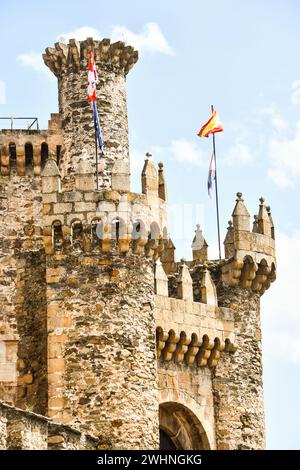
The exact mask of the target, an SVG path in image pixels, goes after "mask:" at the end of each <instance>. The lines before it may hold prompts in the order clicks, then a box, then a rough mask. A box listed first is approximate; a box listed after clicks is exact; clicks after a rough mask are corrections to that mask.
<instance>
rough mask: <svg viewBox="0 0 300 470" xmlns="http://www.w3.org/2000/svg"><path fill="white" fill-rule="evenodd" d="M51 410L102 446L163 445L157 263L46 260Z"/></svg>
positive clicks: (59, 256)
mask: <svg viewBox="0 0 300 470" xmlns="http://www.w3.org/2000/svg"><path fill="white" fill-rule="evenodd" d="M47 282H48V291H47V292H48V300H49V304H48V333H49V338H48V356H49V359H48V372H49V415H50V416H52V417H53V418H54V419H55V420H56V421H59V422H62V423H69V424H72V425H75V426H79V427H80V428H81V429H87V430H89V432H92V433H93V434H94V435H96V436H97V437H99V439H100V445H101V446H102V448H114V449H125V448H126V449H145V448H156V447H157V446H158V397H157V386H156V383H157V373H156V360H155V323H154V279H153V266H152V261H150V260H148V259H146V258H141V257H139V256H137V255H130V254H128V253H127V254H126V255H122V254H120V255H117V254H108V255H104V254H102V255H101V254H99V253H97V252H95V253H82V252H80V251H77V252H76V251H73V252H72V251H71V252H70V253H68V254H66V253H64V252H56V253H55V254H53V255H51V256H48V257H47Z"/></svg>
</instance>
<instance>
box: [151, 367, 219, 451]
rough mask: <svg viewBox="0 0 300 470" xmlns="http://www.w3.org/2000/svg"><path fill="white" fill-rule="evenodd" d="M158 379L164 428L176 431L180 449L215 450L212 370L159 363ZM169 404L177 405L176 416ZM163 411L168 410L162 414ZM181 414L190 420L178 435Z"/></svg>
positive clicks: (167, 430)
mask: <svg viewBox="0 0 300 470" xmlns="http://www.w3.org/2000/svg"><path fill="white" fill-rule="evenodd" d="M158 377H159V382H158V384H159V401H160V409H161V414H163V415H164V420H163V422H161V421H162V420H161V419H160V426H161V428H162V429H164V430H165V431H166V432H167V434H169V435H170V434H171V432H172V434H173V435H174V437H175V436H176V441H175V443H176V446H177V448H179V449H194V450H196V449H215V448H216V442H215V418H214V402H213V393H212V377H211V371H210V370H209V369H208V368H203V369H199V368H197V367H195V366H192V367H191V366H188V365H186V364H174V363H172V362H168V363H165V362H161V361H159V363H158ZM168 403H170V404H172V403H173V406H174V405H175V404H176V405H175V406H174V407H175V409H174V412H175V413H173V412H172V408H171V409H170V407H169V406H166V404H168ZM162 410H165V411H164V412H163V413H162ZM187 410H189V411H188V412H187ZM170 411H171V412H170ZM178 414H179V415H180V418H181V419H183V420H184V421H187V425H185V426H183V425H182V424H181V426H178V425H177V426H176V431H177V432H174V429H173V428H174V422H173V421H174V418H175V419H176V417H177V416H178ZM174 415H175V416H174ZM189 423H190V424H189ZM170 431H171V432H170ZM185 431H186V432H185ZM186 434H187V435H186Z"/></svg>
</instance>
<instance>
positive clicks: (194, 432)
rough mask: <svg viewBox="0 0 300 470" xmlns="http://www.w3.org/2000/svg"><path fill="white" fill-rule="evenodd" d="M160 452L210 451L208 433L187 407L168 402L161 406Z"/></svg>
mask: <svg viewBox="0 0 300 470" xmlns="http://www.w3.org/2000/svg"><path fill="white" fill-rule="evenodd" d="M159 429H160V450H175V449H178V450H208V449H210V445H209V442H208V438H207V435H206V432H205V430H204V428H203V426H202V425H201V423H200V421H199V419H198V418H197V416H196V415H195V414H194V413H193V412H192V411H191V410H189V409H188V408H187V407H186V406H184V405H182V404H180V403H175V402H166V403H162V404H161V405H160V406H159Z"/></svg>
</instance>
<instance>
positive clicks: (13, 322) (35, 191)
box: [0, 169, 43, 403]
mask: <svg viewBox="0 0 300 470" xmlns="http://www.w3.org/2000/svg"><path fill="white" fill-rule="evenodd" d="M41 200H42V197H41V179H40V177H39V176H33V175H27V176H24V177H19V176H18V175H17V172H16V169H11V174H10V176H0V208H1V210H0V222H1V223H0V286H1V291H0V342H1V344H2V346H1V348H2V350H6V351H7V352H6V353H5V355H6V365H5V368H4V372H3V373H2V374H1V389H0V398H1V399H4V400H6V401H7V402H9V403H15V401H16V398H17V397H16V386H17V371H16V369H17V351H18V349H19V339H20V335H21V334H22V333H23V331H19V326H20V323H19V319H18V314H17V308H18V306H19V307H20V305H21V304H22V302H23V300H24V296H23V295H24V282H25V279H23V278H22V274H21V272H22V270H23V265H24V263H25V264H26V261H25V260H26V259H27V260H29V259H30V254H29V252H31V251H32V252H39V251H40V250H43V242H42V236H41V211H42V204H41ZM30 276H31V274H30V268H29V272H28V270H27V277H28V278H30ZM33 279H34V274H33ZM34 282H35V281H34ZM27 286H28V282H27ZM40 289H41V287H40ZM13 342H15V343H14V344H15V346H14V347H15V349H16V352H15V353H12V352H11V353H9V350H11V348H12V347H13ZM0 355H1V354H0ZM8 356H9V359H8ZM18 365H19V370H20V372H21V373H22V363H21V362H19V363H18ZM5 371H7V372H5Z"/></svg>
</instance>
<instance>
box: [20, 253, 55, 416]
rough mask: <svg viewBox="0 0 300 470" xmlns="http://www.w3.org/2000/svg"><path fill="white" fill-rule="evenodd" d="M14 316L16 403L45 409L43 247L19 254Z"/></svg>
mask: <svg viewBox="0 0 300 470" xmlns="http://www.w3.org/2000/svg"><path fill="white" fill-rule="evenodd" d="M16 316H17V326H18V333H19V335H20V340H19V344H18V363H17V366H18V370H19V377H18V393H17V400H16V406H18V407H20V408H25V409H26V408H30V409H32V410H33V411H35V412H36V413H41V414H46V412H47V405H48V404H47V299H46V259H45V252H44V250H40V251H35V252H28V253H23V254H19V256H18V259H17V302H16Z"/></svg>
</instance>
